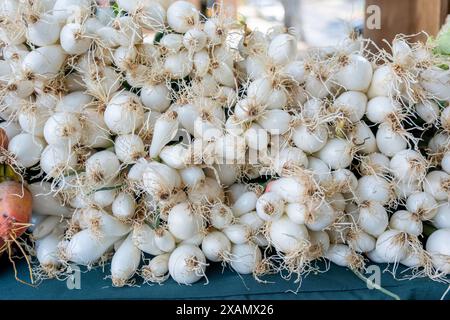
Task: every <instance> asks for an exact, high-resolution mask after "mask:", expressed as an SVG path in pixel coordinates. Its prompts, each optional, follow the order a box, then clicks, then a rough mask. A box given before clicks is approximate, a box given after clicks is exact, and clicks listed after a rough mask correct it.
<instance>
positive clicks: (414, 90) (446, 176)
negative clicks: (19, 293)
mask: <svg viewBox="0 0 450 320" xmlns="http://www.w3.org/2000/svg"><path fill="white" fill-rule="evenodd" d="M0 16H1V21H2V23H1V29H0V31H1V32H0V40H1V42H2V51H1V52H2V55H1V60H0V89H1V93H0V116H1V117H2V119H3V120H4V122H2V123H1V128H2V129H3V130H4V132H5V133H6V135H7V136H8V140H9V144H8V146H7V149H2V161H3V159H4V161H8V162H9V163H11V164H12V165H14V166H15V168H17V171H18V172H21V173H22V174H23V175H24V177H25V178H33V179H36V178H39V179H37V180H38V182H33V183H31V184H29V185H28V188H29V189H30V191H31V192H32V193H33V195H34V204H33V209H34V216H33V219H34V224H35V225H34V226H33V227H32V228H31V232H32V238H33V240H34V241H35V248H34V249H35V250H34V251H33V254H35V256H36V258H37V262H38V263H37V265H36V266H35V267H34V272H35V274H36V276H37V277H38V278H39V279H45V278H53V277H59V276H61V275H64V273H65V272H66V271H67V268H70V264H71V263H75V264H79V265H84V266H88V267H92V266H95V265H98V264H105V263H106V262H108V261H111V279H112V283H113V285H115V286H124V285H128V284H132V283H133V281H135V280H136V277H135V276H136V275H138V276H140V277H141V278H142V279H143V280H144V282H147V283H151V282H156V283H162V282H164V281H165V280H167V279H168V278H169V277H172V278H173V279H174V280H175V281H177V282H179V283H183V284H190V283H194V282H196V281H198V280H200V279H201V278H202V277H206V268H207V266H208V265H209V264H210V263H214V262H219V263H222V264H223V265H229V266H230V267H231V268H232V269H233V270H235V271H236V272H238V273H240V274H253V275H254V277H255V278H256V279H259V278H260V277H262V276H264V275H266V274H269V273H280V274H281V275H282V276H283V277H290V276H291V275H295V276H297V277H298V279H300V277H301V276H303V275H305V274H308V273H310V272H311V271H315V270H320V269H321V268H322V266H323V265H322V264H320V263H317V262H318V261H320V260H324V261H331V262H333V263H335V264H337V265H340V266H346V267H349V268H351V269H354V270H363V269H364V267H365V265H366V263H367V261H368V259H370V260H371V261H373V262H376V263H391V264H394V265H397V264H403V265H406V266H407V267H409V268H411V270H412V275H413V276H418V275H420V276H430V277H432V278H434V279H439V278H441V277H445V276H446V275H447V274H448V273H450V247H449V244H450V206H449V195H450V106H449V101H450V72H449V70H448V65H449V64H450V61H449V59H448V57H445V56H441V55H436V54H434V53H433V50H432V49H433V48H431V47H430V45H424V44H421V43H410V42H409V41H408V38H407V37H397V38H396V39H395V40H394V41H393V43H392V54H388V53H386V52H385V51H382V52H381V51H379V52H378V51H377V52H376V54H375V53H374V52H373V51H371V50H369V46H371V45H372V44H371V42H370V41H368V40H365V39H361V38H358V37H354V36H352V37H349V38H348V39H347V40H345V41H344V42H343V43H341V44H339V45H337V46H336V47H333V48H315V49H310V50H308V51H306V52H298V49H297V40H296V37H295V35H294V34H292V33H291V32H289V31H288V30H286V29H285V28H281V27H280V28H273V29H272V30H270V32H268V33H267V34H264V33H261V32H259V31H252V30H248V29H247V28H246V26H243V25H240V24H238V23H237V22H235V21H234V20H233V19H229V18H227V17H226V15H225V14H224V13H223V12H222V11H220V10H217V11H216V12H215V13H214V14H213V15H212V17H209V18H204V17H202V16H201V14H200V13H199V11H198V10H197V9H196V8H195V7H194V6H193V5H192V4H191V3H189V2H186V1H175V2H172V1H163V0H159V1H156V0H148V1H147V0H133V1H116V4H115V6H114V9H113V8H104V7H99V6H97V5H96V4H95V3H94V2H92V1H91V0H56V1H55V0H46V1H21V0H5V1H4V3H3V4H2V5H0ZM148 30H152V32H153V33H152V34H156V36H152V35H151V34H149V33H148ZM424 226H426V227H427V228H430V227H432V228H433V230H436V231H434V232H433V233H432V234H431V235H429V234H427V236H429V237H428V239H427V241H426V245H425V246H424V245H423V241H422V240H423V236H424V233H425V232H424V230H425V229H426V228H425V229H424ZM325 265H327V264H325Z"/></svg>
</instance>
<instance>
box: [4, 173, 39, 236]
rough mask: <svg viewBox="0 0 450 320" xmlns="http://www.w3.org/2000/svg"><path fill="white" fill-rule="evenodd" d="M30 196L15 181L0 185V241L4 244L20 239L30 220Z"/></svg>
mask: <svg viewBox="0 0 450 320" xmlns="http://www.w3.org/2000/svg"><path fill="white" fill-rule="evenodd" d="M31 210H32V196H31V193H30V191H28V189H26V188H24V187H23V186H22V185H21V184H20V183H18V182H15V181H5V182H2V183H0V240H3V241H5V242H7V241H10V240H15V239H17V238H18V237H20V236H21V235H22V234H23V233H24V232H25V230H26V229H27V226H23V227H21V228H17V225H23V224H28V223H29V222H30V219H31Z"/></svg>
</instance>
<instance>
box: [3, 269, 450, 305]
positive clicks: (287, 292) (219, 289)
mask: <svg viewBox="0 0 450 320" xmlns="http://www.w3.org/2000/svg"><path fill="white" fill-rule="evenodd" d="M5 269H6V270H5ZM108 269H109V266H106V268H105V270H108ZM0 270H2V271H0V299H284V300H286V299H391V298H390V297H389V296H386V295H384V294H383V293H380V292H379V291H377V290H373V289H372V290H370V289H368V288H367V286H366V283H365V282H363V281H362V280H360V279H359V278H358V277H357V276H356V275H355V274H353V272H352V271H350V270H349V269H346V268H342V267H337V266H335V265H332V266H331V269H330V270H329V271H328V272H326V273H320V274H310V275H309V276H307V277H306V278H304V279H303V281H302V284H301V287H300V289H299V290H298V293H297V294H295V293H293V292H292V291H295V290H297V288H298V283H294V281H293V280H291V281H286V280H283V279H281V278H280V277H279V276H276V275H274V276H266V277H264V279H265V280H267V281H271V282H274V283H267V284H262V283H258V282H257V281H255V280H254V279H253V278H252V277H251V276H242V277H240V276H239V275H237V274H236V273H234V272H232V271H231V270H229V269H226V270H224V271H223V273H222V269H221V267H220V266H212V267H211V268H209V269H208V272H207V276H208V279H209V284H205V281H200V282H198V283H196V284H194V285H191V286H184V285H178V284H176V283H175V282H174V281H172V280H168V281H166V282H165V283H164V284H163V285H153V286H149V285H145V284H143V285H140V287H124V288H114V287H112V286H111V280H110V279H104V278H105V276H106V274H107V273H102V272H101V270H91V271H90V272H88V273H82V274H81V276H80V279H81V281H80V285H81V289H79V290H77V289H72V290H69V289H68V288H67V284H66V281H57V280H46V281H43V282H42V283H41V284H40V285H39V286H38V287H37V288H32V287H29V286H27V285H24V284H21V283H19V282H17V281H16V280H15V279H14V274H13V271H12V268H11V267H10V266H6V265H5V263H4V262H3V263H2V264H0ZM18 270H19V274H20V278H21V279H26V270H27V269H26V265H25V264H24V263H20V264H19V266H18ZM401 270H402V269H401V268H400V269H399V271H401ZM381 285H382V286H383V287H384V288H385V289H388V290H389V291H391V292H393V293H395V294H397V295H399V296H400V297H401V298H402V299H440V298H441V296H442V295H443V294H444V292H445V290H446V289H447V285H445V284H442V283H438V282H434V281H431V280H428V279H424V278H421V279H415V280H403V281H397V280H395V279H393V277H392V276H391V275H390V274H389V273H383V274H382V277H381ZM449 296H450V294H449V295H447V297H446V298H447V299H448V298H449Z"/></svg>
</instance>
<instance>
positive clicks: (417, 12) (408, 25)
mask: <svg viewBox="0 0 450 320" xmlns="http://www.w3.org/2000/svg"><path fill="white" fill-rule="evenodd" d="M370 5H378V6H379V7H380V9H381V28H380V29H373V30H370V29H368V28H365V31H364V35H365V36H366V37H368V38H371V39H372V40H374V41H375V42H376V43H377V44H378V45H379V46H382V47H384V48H386V45H385V44H384V43H383V39H386V40H388V41H391V40H392V39H393V38H394V37H395V35H396V34H399V33H403V34H417V33H419V32H422V31H425V32H426V33H427V34H429V35H430V36H435V35H436V34H437V33H438V32H439V29H440V28H441V26H442V25H443V24H444V22H445V19H446V17H447V15H448V14H449V9H450V0H366V7H368V6H370ZM368 16H370V13H369V14H367V12H366V20H367V17H368ZM425 39H426V37H425V35H423V34H422V35H420V36H418V37H417V40H422V41H423V40H425Z"/></svg>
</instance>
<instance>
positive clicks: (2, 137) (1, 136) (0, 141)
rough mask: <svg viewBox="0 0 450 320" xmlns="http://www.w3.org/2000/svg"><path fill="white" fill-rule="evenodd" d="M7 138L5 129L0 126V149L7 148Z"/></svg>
mask: <svg viewBox="0 0 450 320" xmlns="http://www.w3.org/2000/svg"><path fill="white" fill-rule="evenodd" d="M8 144H9V139H8V136H7V135H6V132H5V130H3V128H0V149H1V148H3V149H8Z"/></svg>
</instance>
